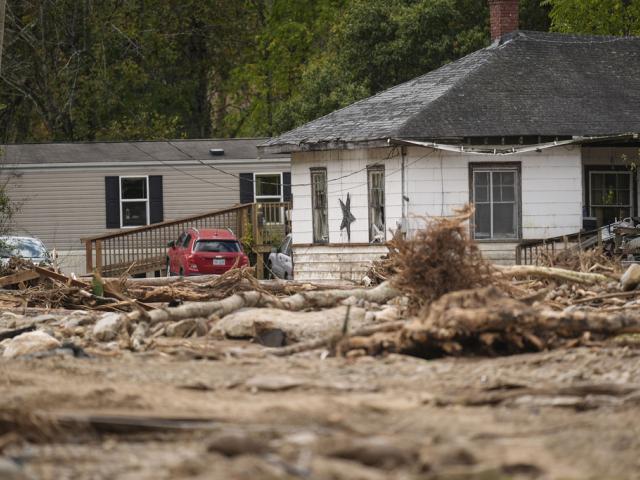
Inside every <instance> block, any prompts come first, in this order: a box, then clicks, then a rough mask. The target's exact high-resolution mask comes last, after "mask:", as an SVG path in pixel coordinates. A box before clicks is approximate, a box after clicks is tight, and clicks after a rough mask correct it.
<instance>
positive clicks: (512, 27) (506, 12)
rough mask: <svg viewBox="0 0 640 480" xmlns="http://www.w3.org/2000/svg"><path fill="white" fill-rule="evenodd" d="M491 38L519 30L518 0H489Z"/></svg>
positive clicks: (494, 38)
mask: <svg viewBox="0 0 640 480" xmlns="http://www.w3.org/2000/svg"><path fill="white" fill-rule="evenodd" d="M489 11H490V13H491V40H492V41H493V40H496V39H497V38H500V37H501V36H502V35H504V34H505V33H511V32H515V31H516V30H518V0H489Z"/></svg>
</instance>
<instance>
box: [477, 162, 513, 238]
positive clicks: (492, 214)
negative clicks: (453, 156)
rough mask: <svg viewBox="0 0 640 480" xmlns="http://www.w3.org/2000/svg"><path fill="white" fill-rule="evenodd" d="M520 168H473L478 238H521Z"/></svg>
mask: <svg viewBox="0 0 640 480" xmlns="http://www.w3.org/2000/svg"><path fill="white" fill-rule="evenodd" d="M518 185H519V183H518V168H517V167H510V168H505V167H496V168H487V167H483V166H479V167H475V168H473V189H472V190H473V191H472V200H473V203H474V205H475V217H474V238H477V239H482V240H501V239H511V238H518V223H519V222H518V218H519V197H520V195H519V191H518Z"/></svg>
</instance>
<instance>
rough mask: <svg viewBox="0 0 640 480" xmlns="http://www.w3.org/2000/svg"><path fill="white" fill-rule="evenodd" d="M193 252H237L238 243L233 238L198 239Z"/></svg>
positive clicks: (238, 249)
mask: <svg viewBox="0 0 640 480" xmlns="http://www.w3.org/2000/svg"><path fill="white" fill-rule="evenodd" d="M193 251H194V252H239V251H240V244H239V243H238V242H236V241H235V240H198V241H197V242H196V244H195V245H194V247H193Z"/></svg>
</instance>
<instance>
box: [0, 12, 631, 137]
mask: <svg viewBox="0 0 640 480" xmlns="http://www.w3.org/2000/svg"><path fill="white" fill-rule="evenodd" d="M540 1H541V0H521V26H522V27H523V28H529V29H547V28H548V25H549V19H548V15H547V11H548V9H549V8H550V7H549V6H542V5H540ZM597 1H598V2H601V3H606V2H605V0H597ZM610 1H613V0H610ZM638 1H640V0H633V4H634V5H635V4H637V2H638ZM549 2H550V4H552V5H553V8H554V9H557V8H556V7H557V5H560V4H564V3H571V2H570V1H569V0H549ZM573 3H576V4H577V3H580V2H578V1H577V0H576V1H575V2H573ZM558 8H559V7H558ZM634 8H635V7H634ZM558 15H559V13H556V16H558ZM558 18H559V17H558ZM488 23H489V22H488V8H487V6H486V1H484V0H483V1H478V0H183V1H181V2H166V1H163V0H143V1H141V0H83V1H82V2H79V1H77V0H56V1H51V0H30V1H29V2H25V1H22V0H8V8H7V21H6V41H5V52H4V55H3V74H2V77H1V78H0V104H5V105H6V108H5V109H4V110H0V140H4V141H48V140H125V139H158V138H167V137H173V138H207V137H216V136H217V137H234V136H256V135H275V134H278V133H281V132H282V131H284V130H287V129H290V128H293V127H295V126H297V125H300V124H301V123H304V122H306V121H309V120H311V119H313V118H316V117H318V116H320V115H323V114H326V113H328V112H330V111H332V110H335V109H336V108H340V107H342V106H345V105H347V104H349V103H352V102H353V101H356V100H358V99H360V98H363V97H366V96H368V95H371V94H374V93H376V92H378V91H380V90H382V89H385V88H388V87H391V86H393V85H395V84H397V83H400V82H402V81H405V80H408V79H410V78H413V77H415V76H418V75H421V74H423V73H426V72H428V71H429V70H432V69H434V68H437V67H439V66H441V65H443V64H445V63H447V62H451V61H453V60H455V59H457V58H459V57H461V56H463V55H465V54H467V53H470V52H472V51H473V50H476V49H477V48H480V47H482V46H484V45H486V44H488V42H489V33H488V32H489V28H488Z"/></svg>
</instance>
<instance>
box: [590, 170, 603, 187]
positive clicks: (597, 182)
mask: <svg viewBox="0 0 640 480" xmlns="http://www.w3.org/2000/svg"><path fill="white" fill-rule="evenodd" d="M602 183H603V181H602V174H601V173H592V174H591V188H602Z"/></svg>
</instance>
